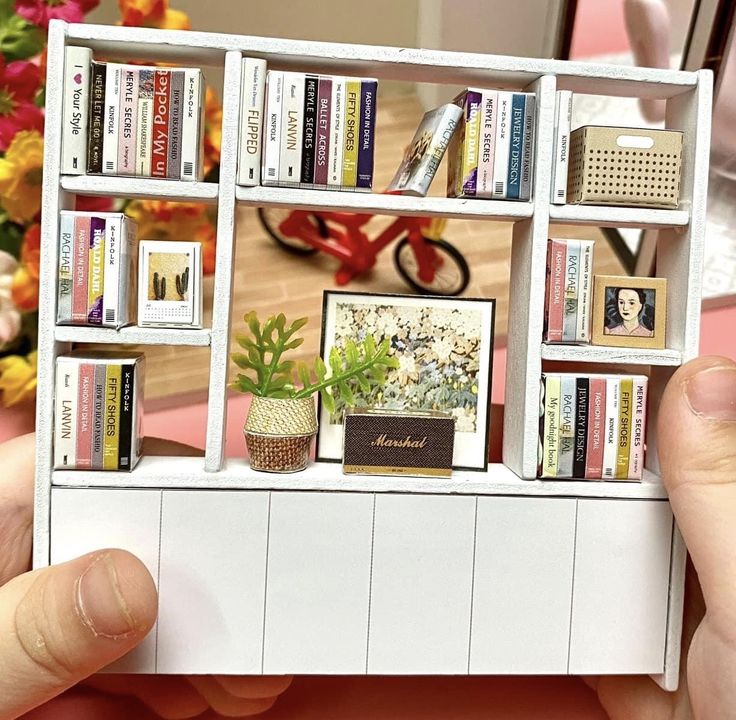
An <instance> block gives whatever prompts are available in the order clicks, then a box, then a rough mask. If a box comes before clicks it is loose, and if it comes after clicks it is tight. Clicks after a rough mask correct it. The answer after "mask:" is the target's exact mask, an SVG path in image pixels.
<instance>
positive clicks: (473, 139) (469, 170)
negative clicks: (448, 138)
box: [462, 90, 483, 197]
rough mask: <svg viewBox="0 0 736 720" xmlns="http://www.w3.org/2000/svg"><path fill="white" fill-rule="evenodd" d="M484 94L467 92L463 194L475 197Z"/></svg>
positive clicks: (472, 91)
mask: <svg viewBox="0 0 736 720" xmlns="http://www.w3.org/2000/svg"><path fill="white" fill-rule="evenodd" d="M482 103H483V96H482V95H481V93H480V92H479V91H477V90H468V91H467V92H466V93H465V107H464V110H465V142H464V143H463V170H462V195H464V196H467V197H475V195H476V192H477V187H478V154H479V147H480V119H481V113H482Z"/></svg>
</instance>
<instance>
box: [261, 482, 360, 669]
mask: <svg viewBox="0 0 736 720" xmlns="http://www.w3.org/2000/svg"><path fill="white" fill-rule="evenodd" d="M373 505H374V496H373V495H371V494H369V493H294V492H288V493H287V492H274V493H272V494H271V515H270V517H271V520H270V533H269V545H268V581H267V585H266V619H265V625H264V647H263V672H264V673H265V674H267V675H268V674H275V675H278V674H281V673H300V674H332V673H337V674H362V673H364V672H365V668H366V651H367V646H368V605H369V598H370V579H371V548H372V544H373Z"/></svg>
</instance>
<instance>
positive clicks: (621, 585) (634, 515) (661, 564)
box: [570, 499, 673, 674]
mask: <svg viewBox="0 0 736 720" xmlns="http://www.w3.org/2000/svg"><path fill="white" fill-rule="evenodd" d="M672 522H673V521H672V513H671V512H670V507H669V504H668V503H666V502H664V501H656V500H592V499H591V500H579V501H578V520H577V539H576V550H575V580H574V586H573V607H572V627H571V633H570V672H571V673H575V674H618V673H622V674H623V673H626V674H630V673H649V674H655V673H661V672H662V671H663V670H664V651H665V633H666V629H667V598H668V589H669V571H670V551H671V546H672Z"/></svg>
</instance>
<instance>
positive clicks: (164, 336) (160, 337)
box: [54, 325, 210, 347]
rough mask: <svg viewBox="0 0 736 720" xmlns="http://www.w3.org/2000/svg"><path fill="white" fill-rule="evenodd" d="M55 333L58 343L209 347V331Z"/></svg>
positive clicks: (71, 329)
mask: <svg viewBox="0 0 736 720" xmlns="http://www.w3.org/2000/svg"><path fill="white" fill-rule="evenodd" d="M54 334H55V336H56V340H57V341H58V342H78V343H98V344H108V343H110V344H119V343H122V344H125V345H196V346H200V347H206V346H207V345H209V344H210V331H209V328H205V329H202V330H196V329H191V330H189V329H187V330H175V329H172V328H141V327H136V326H134V325H131V326H128V327H124V328H120V330H115V329H114V328H102V327H92V326H80V327H76V326H73V325H57V326H56V328H55V330H54Z"/></svg>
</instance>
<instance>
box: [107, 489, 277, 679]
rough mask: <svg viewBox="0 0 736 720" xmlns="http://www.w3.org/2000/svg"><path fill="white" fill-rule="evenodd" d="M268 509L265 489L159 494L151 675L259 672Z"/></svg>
mask: <svg viewBox="0 0 736 720" xmlns="http://www.w3.org/2000/svg"><path fill="white" fill-rule="evenodd" d="M113 492H114V491H108V493H110V494H112V493H113ZM268 506H269V493H266V492H247V493H243V492H240V493H236V492H218V491H214V490H213V491H197V492H194V491H177V490H166V491H165V492H164V493H163V497H162V506H161V543H160V548H161V549H160V558H161V562H160V569H159V578H160V583H159V584H160V590H159V618H160V619H159V622H158V635H157V640H158V646H157V653H156V672H159V673H174V674H176V673H190V674H199V673H201V674H210V673H223V674H237V675H251V674H256V675H257V674H260V672H261V670H262V652H261V648H262V645H263V608H264V600H263V588H264V584H265V580H266V550H267V539H268Z"/></svg>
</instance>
